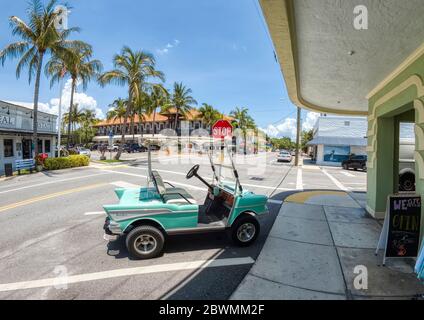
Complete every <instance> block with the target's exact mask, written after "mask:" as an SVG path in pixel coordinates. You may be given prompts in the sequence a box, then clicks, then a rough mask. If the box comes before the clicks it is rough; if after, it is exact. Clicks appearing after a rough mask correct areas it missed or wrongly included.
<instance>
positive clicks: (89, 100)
mask: <svg viewBox="0 0 424 320" xmlns="http://www.w3.org/2000/svg"><path fill="white" fill-rule="evenodd" d="M71 89H72V80H71V79H69V80H68V81H67V82H66V84H65V86H64V88H63V91H62V114H63V113H65V112H68V111H69V105H70V103H71ZM74 104H78V108H79V109H88V110H93V111H94V112H95V113H96V117H98V118H100V119H103V118H104V117H105V115H104V113H103V111H102V109H100V108H99V107H97V101H96V99H94V98H93V97H91V96H88V95H87V94H85V93H84V92H78V86H77V92H75V93H74ZM50 105H51V107H50V109H51V110H52V112H53V113H54V114H59V98H53V99H51V100H50Z"/></svg>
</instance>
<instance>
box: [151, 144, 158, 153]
mask: <svg viewBox="0 0 424 320" xmlns="http://www.w3.org/2000/svg"><path fill="white" fill-rule="evenodd" d="M150 150H152V151H159V150H160V146H158V145H157V144H151V145H150Z"/></svg>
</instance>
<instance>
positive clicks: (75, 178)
mask: <svg viewBox="0 0 424 320" xmlns="http://www.w3.org/2000/svg"><path fill="white" fill-rule="evenodd" d="M105 174H106V173H95V174H90V175H85V176H78V177H73V178H68V179H61V180H55V181H48V182H42V183H37V184H32V185H30V186H24V187H19V188H14V189H9V190H5V191H0V194H3V193H8V192H15V191H20V190H24V189H29V188H35V187H41V186H45V185H49V184H55V183H60V182H67V181H73V180H79V179H86V178H91V177H95V176H101V175H105Z"/></svg>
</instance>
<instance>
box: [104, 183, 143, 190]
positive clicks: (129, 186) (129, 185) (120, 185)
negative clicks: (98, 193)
mask: <svg viewBox="0 0 424 320" xmlns="http://www.w3.org/2000/svg"><path fill="white" fill-rule="evenodd" d="M110 184H111V185H113V186H115V187H118V188H125V189H138V188H141V187H140V186H138V185H136V184H133V183H129V182H125V181H115V182H111V183H110Z"/></svg>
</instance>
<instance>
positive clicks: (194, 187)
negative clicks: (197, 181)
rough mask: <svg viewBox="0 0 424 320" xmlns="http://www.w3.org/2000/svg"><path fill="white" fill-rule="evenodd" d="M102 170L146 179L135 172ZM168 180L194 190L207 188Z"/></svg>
mask: <svg viewBox="0 0 424 320" xmlns="http://www.w3.org/2000/svg"><path fill="white" fill-rule="evenodd" d="M102 171H104V172H110V173H116V174H122V175H125V176H131V177H138V178H145V179H147V176H145V175H141V174H135V173H129V172H122V171H114V170H105V169H102ZM167 181H168V180H167ZM168 182H170V183H172V184H174V185H177V186H182V187H186V188H191V189H194V190H200V191H205V190H207V188H201V187H196V186H192V185H189V184H185V183H180V182H175V181H168Z"/></svg>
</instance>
